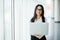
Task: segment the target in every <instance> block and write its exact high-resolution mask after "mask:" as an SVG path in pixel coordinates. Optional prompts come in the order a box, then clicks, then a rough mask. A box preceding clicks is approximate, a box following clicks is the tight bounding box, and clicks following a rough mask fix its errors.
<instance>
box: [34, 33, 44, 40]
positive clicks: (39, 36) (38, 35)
mask: <svg viewBox="0 0 60 40" xmlns="http://www.w3.org/2000/svg"><path fill="white" fill-rule="evenodd" d="M33 36H35V37H37V38H39V39H40V38H41V37H42V36H43V35H40V34H34V35H33Z"/></svg>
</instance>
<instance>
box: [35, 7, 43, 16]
mask: <svg viewBox="0 0 60 40" xmlns="http://www.w3.org/2000/svg"><path fill="white" fill-rule="evenodd" d="M36 14H37V16H40V15H41V14H42V8H41V7H40V6H38V7H37V9H36Z"/></svg>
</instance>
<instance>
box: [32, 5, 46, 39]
mask: <svg viewBox="0 0 60 40" xmlns="http://www.w3.org/2000/svg"><path fill="white" fill-rule="evenodd" d="M31 22H32V23H34V22H37V23H38V22H43V23H45V17H44V8H43V6H42V5H40V4H38V5H37V6H36V8H35V11H34V16H33V18H32V19H31ZM31 40H46V37H45V35H40V34H34V35H31Z"/></svg>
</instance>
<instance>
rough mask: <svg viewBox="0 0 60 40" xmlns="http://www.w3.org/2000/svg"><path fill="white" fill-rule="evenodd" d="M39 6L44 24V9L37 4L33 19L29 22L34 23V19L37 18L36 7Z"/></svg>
mask: <svg viewBox="0 0 60 40" xmlns="http://www.w3.org/2000/svg"><path fill="white" fill-rule="evenodd" d="M38 6H40V7H41V8H42V14H41V16H42V22H45V17H44V7H43V6H42V5H40V4H38V5H37V6H36V7H35V11H34V16H33V18H32V19H31V22H35V19H36V18H37V14H36V10H37V7H38Z"/></svg>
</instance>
